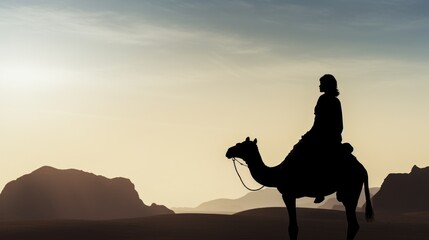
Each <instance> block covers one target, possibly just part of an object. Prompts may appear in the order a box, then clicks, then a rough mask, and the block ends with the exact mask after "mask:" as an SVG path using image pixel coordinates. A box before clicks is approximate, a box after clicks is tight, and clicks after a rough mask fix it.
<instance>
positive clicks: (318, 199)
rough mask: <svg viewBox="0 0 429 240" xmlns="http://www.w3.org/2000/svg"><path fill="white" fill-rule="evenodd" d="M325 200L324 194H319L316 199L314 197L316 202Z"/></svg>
mask: <svg viewBox="0 0 429 240" xmlns="http://www.w3.org/2000/svg"><path fill="white" fill-rule="evenodd" d="M324 200H325V197H324V196H317V197H316V199H314V203H321V202H323V201H324Z"/></svg>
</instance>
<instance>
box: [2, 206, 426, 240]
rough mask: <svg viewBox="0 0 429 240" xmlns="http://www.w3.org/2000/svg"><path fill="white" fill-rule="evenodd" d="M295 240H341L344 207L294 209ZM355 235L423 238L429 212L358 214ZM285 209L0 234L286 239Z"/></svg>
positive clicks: (63, 224)
mask: <svg viewBox="0 0 429 240" xmlns="http://www.w3.org/2000/svg"><path fill="white" fill-rule="evenodd" d="M298 217H299V219H298V220H299V224H300V238H299V239H300V240H310V239H321V240H323V239H326V240H327V239H329V240H337V239H338V240H340V239H341V240H343V239H345V232H346V221H345V216H344V212H341V211H332V210H314V209H298ZM358 218H359V222H360V224H361V230H360V232H359V233H358V236H357V238H356V239H357V240H359V239H365V240H376V239H377V240H378V239H380V238H383V239H389V240H400V239H401V240H405V239H407V240H408V239H412V240H427V239H428V236H429V213H414V214H407V215H395V216H377V220H376V221H375V222H372V223H366V222H365V221H364V220H363V219H364V218H363V216H362V215H361V214H359V216H358ZM287 224H288V219H287V213H286V209H285V208H267V209H256V210H249V211H245V212H241V213H238V214H234V215H216V214H176V215H160V216H151V217H145V218H135V219H124V220H103V221H74V220H63V221H22V222H1V224H0V239H14V240H24V239H45V240H49V239H63V240H67V239H81V240H85V239H88V240H89V239H91V240H96V239H103V240H108V239H115V240H116V239H160V240H162V239H190V240H192V239H198V240H200V239H207V240H210V239H213V240H214V239H216V240H218V239H225V240H226V239H234V240H235V239H261V240H262V239H264V240H265V239H288V237H287Z"/></svg>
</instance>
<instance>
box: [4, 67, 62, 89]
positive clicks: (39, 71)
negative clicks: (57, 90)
mask: <svg viewBox="0 0 429 240" xmlns="http://www.w3.org/2000/svg"><path fill="white" fill-rule="evenodd" d="M1 68H2V69H1V72H0V81H1V83H2V86H3V87H9V88H39V87H44V88H45V87H50V86H53V85H55V84H54V83H55V82H57V81H58V80H59V78H58V77H59V72H58V71H56V70H52V69H49V68H47V67H46V66H37V65H32V64H28V65H25V64H24V65H9V66H7V65H6V66H4V65H3V66H2V67H1Z"/></svg>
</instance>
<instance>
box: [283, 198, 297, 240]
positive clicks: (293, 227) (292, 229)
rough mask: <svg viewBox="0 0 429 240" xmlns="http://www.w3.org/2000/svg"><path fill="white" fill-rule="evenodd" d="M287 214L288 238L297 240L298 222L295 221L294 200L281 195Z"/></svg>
mask: <svg viewBox="0 0 429 240" xmlns="http://www.w3.org/2000/svg"><path fill="white" fill-rule="evenodd" d="M282 197H283V201H284V202H285V204H286V207H287V211H288V213H289V238H290V240H297V239H298V222H297V219H296V199H295V197H293V196H287V195H285V194H283V195H282Z"/></svg>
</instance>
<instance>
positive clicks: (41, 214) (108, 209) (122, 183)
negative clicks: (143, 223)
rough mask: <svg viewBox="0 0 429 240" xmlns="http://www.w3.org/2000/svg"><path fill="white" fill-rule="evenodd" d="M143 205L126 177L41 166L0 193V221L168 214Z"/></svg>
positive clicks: (163, 208) (153, 206)
mask: <svg viewBox="0 0 429 240" xmlns="http://www.w3.org/2000/svg"><path fill="white" fill-rule="evenodd" d="M169 213H172V211H171V210H169V209H167V208H166V207H164V206H158V205H155V204H152V206H147V205H145V204H144V203H143V202H142V200H140V198H139V195H138V193H137V191H136V190H135V189H134V185H133V183H132V182H131V181H130V180H128V179H126V178H113V179H108V178H106V177H103V176H96V175H94V174H91V173H87V172H83V171H80V170H74V169H68V170H58V169H55V168H52V167H42V168H40V169H37V170H36V171H34V172H32V173H30V174H27V175H24V176H22V177H20V178H18V179H17V180H14V181H11V182H9V183H8V184H7V185H6V186H5V188H4V189H3V191H2V192H1V194H0V218H1V219H3V220H22V219H27V220H31V219H116V218H132V217H142V216H149V215H157V214H169Z"/></svg>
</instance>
